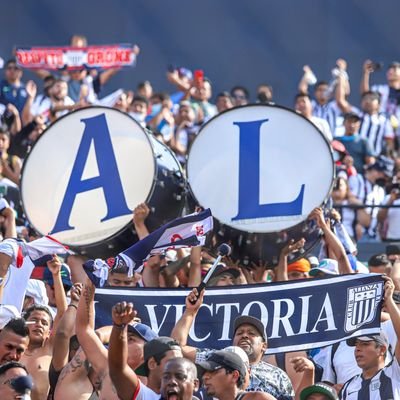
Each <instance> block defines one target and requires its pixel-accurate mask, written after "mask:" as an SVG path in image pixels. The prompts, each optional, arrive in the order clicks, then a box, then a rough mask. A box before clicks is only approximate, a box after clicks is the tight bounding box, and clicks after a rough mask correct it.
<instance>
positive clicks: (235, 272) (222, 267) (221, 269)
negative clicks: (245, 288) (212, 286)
mask: <svg viewBox="0 0 400 400" xmlns="http://www.w3.org/2000/svg"><path fill="white" fill-rule="evenodd" d="M222 274H229V275H232V276H233V277H234V278H235V279H236V278H238V277H239V276H240V272H239V271H238V270H237V269H236V268H229V267H226V266H225V265H224V264H218V265H217V266H216V268H215V270H214V273H213V274H212V277H213V278H215V277H216V276H219V275H222Z"/></svg>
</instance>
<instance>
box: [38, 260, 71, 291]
mask: <svg viewBox="0 0 400 400" xmlns="http://www.w3.org/2000/svg"><path fill="white" fill-rule="evenodd" d="M60 274H61V280H62V283H63V285H65V286H68V287H70V288H71V287H72V281H71V271H70V269H69V267H68V266H67V265H66V264H62V265H61V270H60ZM43 280H44V282H46V283H48V284H49V285H50V286H53V285H54V279H53V274H52V273H51V271H50V270H49V269H48V268H47V267H46V268H45V270H44V271H43Z"/></svg>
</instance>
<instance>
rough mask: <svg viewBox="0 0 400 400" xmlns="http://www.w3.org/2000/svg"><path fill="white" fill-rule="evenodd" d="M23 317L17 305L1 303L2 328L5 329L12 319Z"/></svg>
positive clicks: (0, 317)
mask: <svg viewBox="0 0 400 400" xmlns="http://www.w3.org/2000/svg"><path fill="white" fill-rule="evenodd" d="M14 318H21V314H20V313H19V311H18V310H17V307H15V306H12V305H11V304H1V305H0V329H3V328H4V327H5V326H6V325H7V324H8V323H9V322H10V321H11V320H12V319H14Z"/></svg>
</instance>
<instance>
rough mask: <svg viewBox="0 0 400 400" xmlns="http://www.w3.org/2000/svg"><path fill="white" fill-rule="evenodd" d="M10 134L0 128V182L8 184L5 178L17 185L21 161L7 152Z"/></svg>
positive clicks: (4, 184)
mask: <svg viewBox="0 0 400 400" xmlns="http://www.w3.org/2000/svg"><path fill="white" fill-rule="evenodd" d="M9 147H10V134H9V132H7V131H2V130H1V129H0V183H1V185H3V186H7V185H9V183H8V182H7V180H9V181H11V182H12V183H13V184H15V185H19V179H20V174H21V168H22V161H21V159H20V158H19V157H17V156H13V155H10V154H8V149H9Z"/></svg>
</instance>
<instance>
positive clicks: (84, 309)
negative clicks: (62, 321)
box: [75, 279, 107, 375]
mask: <svg viewBox="0 0 400 400" xmlns="http://www.w3.org/2000/svg"><path fill="white" fill-rule="evenodd" d="M94 294H95V287H94V285H93V284H92V282H91V281H90V280H89V279H87V280H86V282H85V284H84V287H83V295H82V296H81V298H80V300H79V304H78V310H77V315H76V327H75V329H76V334H77V336H78V340H79V343H80V345H81V346H82V348H83V350H84V352H85V354H86V356H87V358H88V360H89V362H90V363H91V364H92V366H93V368H94V370H95V371H96V372H97V373H98V374H100V375H102V374H104V373H105V372H106V370H107V350H106V349H105V348H104V346H103V343H102V342H101V340H100V339H99V337H98V336H97V335H96V332H95V331H94Z"/></svg>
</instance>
